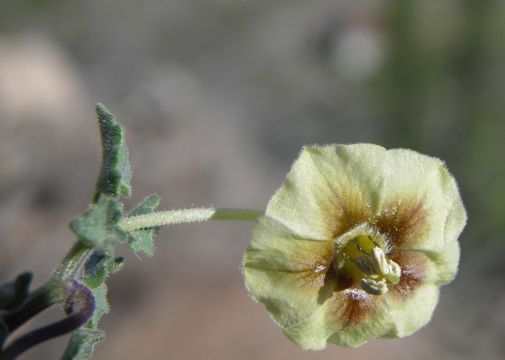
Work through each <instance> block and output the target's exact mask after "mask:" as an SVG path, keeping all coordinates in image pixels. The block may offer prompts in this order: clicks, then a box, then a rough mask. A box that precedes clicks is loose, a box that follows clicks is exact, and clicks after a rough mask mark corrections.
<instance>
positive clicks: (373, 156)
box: [266, 144, 386, 240]
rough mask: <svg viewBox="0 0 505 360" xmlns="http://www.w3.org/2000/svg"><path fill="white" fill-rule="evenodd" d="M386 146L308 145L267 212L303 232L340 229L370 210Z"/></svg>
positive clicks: (314, 235) (329, 233)
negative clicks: (379, 165)
mask: <svg viewBox="0 0 505 360" xmlns="http://www.w3.org/2000/svg"><path fill="white" fill-rule="evenodd" d="M385 152H386V150H385V149H384V148H383V147H380V146H377V145H371V144H355V145H328V146H310V147H309V146H307V147H304V148H303V149H302V151H301V153H300V155H299V157H298V159H297V160H296V161H295V163H294V164H293V166H292V168H291V170H290V172H289V173H288V175H287V177H286V180H285V181H284V183H283V184H282V186H281V188H280V189H279V190H278V191H277V192H276V193H275V195H274V196H273V197H272V199H271V200H270V202H269V204H268V207H267V210H266V215H267V216H269V217H272V218H274V219H276V220H277V221H279V222H281V223H283V224H284V225H286V226H287V227H288V228H289V229H291V231H293V232H294V233H296V234H298V235H299V236H301V237H305V238H310V239H320V240H327V239H331V238H334V237H336V236H338V235H339V234H342V233H343V232H345V231H346V230H348V229H350V228H352V227H354V226H355V225H357V224H359V223H362V222H364V221H366V220H367V218H368V217H369V216H370V213H371V206H372V207H373V205H374V202H375V200H376V199H374V196H376V192H375V191H373V189H376V188H377V187H378V179H377V177H376V175H377V174H378V173H379V170H377V169H376V166H377V164H379V163H380V159H381V158H382V157H383V155H384V153H385Z"/></svg>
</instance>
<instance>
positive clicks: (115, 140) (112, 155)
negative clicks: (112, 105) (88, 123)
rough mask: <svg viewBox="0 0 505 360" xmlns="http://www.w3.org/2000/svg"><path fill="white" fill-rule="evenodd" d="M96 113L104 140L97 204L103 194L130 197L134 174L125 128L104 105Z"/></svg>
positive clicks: (97, 186) (97, 188)
mask: <svg viewBox="0 0 505 360" xmlns="http://www.w3.org/2000/svg"><path fill="white" fill-rule="evenodd" d="M96 113H97V116H98V123H99V125H100V135H101V138H102V166H101V169H100V174H99V176H98V181H97V184H96V192H95V196H94V202H97V201H98V199H99V197H100V195H102V194H104V195H108V196H112V197H115V198H118V197H120V196H125V197H129V196H130V195H131V186H130V181H131V177H132V172H131V167H130V162H129V160H128V147H127V146H126V142H125V136H124V128H123V127H122V126H121V125H120V124H119V123H118V122H117V121H116V119H115V118H114V115H112V114H111V113H110V111H109V110H108V109H107V108H106V107H105V106H104V105H102V104H97V105H96Z"/></svg>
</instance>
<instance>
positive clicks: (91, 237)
mask: <svg viewBox="0 0 505 360" xmlns="http://www.w3.org/2000/svg"><path fill="white" fill-rule="evenodd" d="M122 214H123V209H122V206H121V204H120V203H119V201H118V200H116V199H114V198H111V197H107V196H106V197H100V199H99V200H98V202H97V203H96V204H92V205H91V207H90V208H89V209H88V210H87V211H86V212H84V214H82V215H81V216H80V217H78V218H77V219H75V220H73V221H72V222H71V223H70V229H72V231H73V232H74V233H75V234H76V235H77V236H78V237H79V239H80V241H82V242H83V243H84V244H86V245H88V246H90V247H93V248H95V249H96V250H98V251H101V252H108V251H110V250H111V249H112V247H113V246H114V245H115V244H117V243H118V242H120V241H121V240H123V239H126V236H127V235H126V233H125V232H124V231H122V230H121V229H120V228H119V227H118V226H117V225H116V224H117V222H118V221H119V220H120V219H121V217H122Z"/></svg>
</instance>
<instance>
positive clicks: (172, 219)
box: [119, 208, 263, 231]
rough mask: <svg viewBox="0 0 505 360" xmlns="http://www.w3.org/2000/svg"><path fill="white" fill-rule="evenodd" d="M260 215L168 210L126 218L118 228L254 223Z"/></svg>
mask: <svg viewBox="0 0 505 360" xmlns="http://www.w3.org/2000/svg"><path fill="white" fill-rule="evenodd" d="M262 214H263V213H262V212H260V211H256V210H241V209H215V208H193V209H182V210H169V211H159V212H153V213H149V214H144V215H137V216H131V217H127V218H124V219H122V220H121V221H120V222H119V226H120V227H121V229H123V230H124V231H133V230H138V229H143V228H150V227H156V226H162V225H172V224H182V223H192V222H202V221H219V220H236V221H255V220H257V219H258V217H259V216H261V215H262Z"/></svg>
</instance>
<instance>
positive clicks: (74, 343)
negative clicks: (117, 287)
mask: <svg viewBox="0 0 505 360" xmlns="http://www.w3.org/2000/svg"><path fill="white" fill-rule="evenodd" d="M104 279H105V278H103V279H102V281H103V280H104ZM83 283H84V284H85V285H87V282H86V281H83ZM91 291H92V292H93V297H94V298H95V311H94V313H93V316H92V317H91V319H90V320H89V321H88V322H87V323H86V325H84V326H83V327H81V328H80V329H78V330H76V331H74V332H73V333H72V335H71V337H70V341H69V343H68V345H67V348H66V349H65V352H64V354H63V357H62V359H63V360H85V359H89V358H90V357H91V355H92V354H93V351H94V349H95V346H96V345H97V344H98V343H100V342H102V341H103V340H104V339H105V332H104V331H103V330H101V329H98V323H99V322H100V319H101V318H102V316H103V315H105V314H107V313H108V312H109V311H110V306H109V302H108V301H107V286H106V285H105V284H104V283H103V282H102V283H101V284H100V285H98V286H97V287H95V288H93V289H91Z"/></svg>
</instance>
